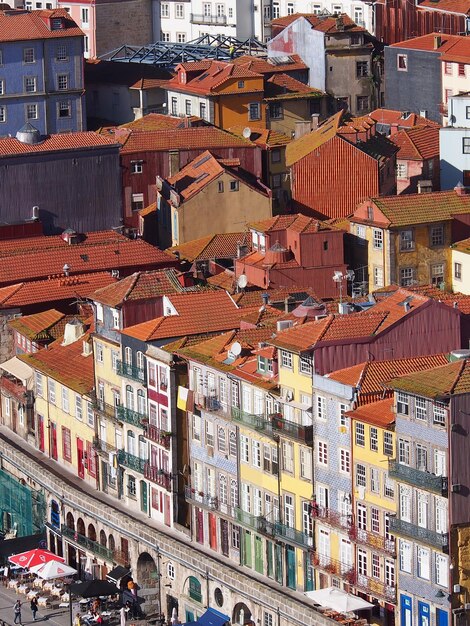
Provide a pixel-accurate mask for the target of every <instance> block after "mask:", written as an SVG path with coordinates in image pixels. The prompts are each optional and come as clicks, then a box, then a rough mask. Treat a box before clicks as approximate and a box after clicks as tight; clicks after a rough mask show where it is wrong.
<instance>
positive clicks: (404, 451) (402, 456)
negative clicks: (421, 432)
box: [398, 439, 411, 465]
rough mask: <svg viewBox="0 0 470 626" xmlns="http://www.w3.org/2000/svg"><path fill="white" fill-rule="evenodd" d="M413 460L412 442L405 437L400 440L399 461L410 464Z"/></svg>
mask: <svg viewBox="0 0 470 626" xmlns="http://www.w3.org/2000/svg"><path fill="white" fill-rule="evenodd" d="M410 460H411V456H410V442H409V441H406V440H404V439H400V440H399V441H398V462H399V463H402V464H403V465H409V464H410Z"/></svg>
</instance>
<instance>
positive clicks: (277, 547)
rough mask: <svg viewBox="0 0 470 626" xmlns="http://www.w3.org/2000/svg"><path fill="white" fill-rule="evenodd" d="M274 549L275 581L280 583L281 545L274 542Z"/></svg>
mask: <svg viewBox="0 0 470 626" xmlns="http://www.w3.org/2000/svg"><path fill="white" fill-rule="evenodd" d="M274 550H275V558H276V560H275V568H276V581H277V582H278V583H280V584H281V585H282V583H283V576H282V546H280V545H278V544H276V545H275V547H274Z"/></svg>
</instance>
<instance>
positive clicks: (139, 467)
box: [118, 450, 146, 474]
mask: <svg viewBox="0 0 470 626" xmlns="http://www.w3.org/2000/svg"><path fill="white" fill-rule="evenodd" d="M118 461H119V463H120V464H121V465H124V467H127V468H128V469H130V470H133V471H134V472H138V473H139V474H143V473H144V467H145V463H146V460H145V459H141V458H140V457H138V456H135V454H130V452H126V451H125V450H119V451H118Z"/></svg>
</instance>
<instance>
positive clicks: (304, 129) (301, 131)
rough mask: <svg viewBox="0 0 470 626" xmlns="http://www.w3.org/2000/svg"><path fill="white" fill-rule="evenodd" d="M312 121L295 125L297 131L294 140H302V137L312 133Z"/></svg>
mask: <svg viewBox="0 0 470 626" xmlns="http://www.w3.org/2000/svg"><path fill="white" fill-rule="evenodd" d="M311 123H312V122H311V121H310V120H307V121H303V120H302V121H299V122H296V123H295V130H294V139H300V138H301V137H303V136H304V135H307V133H309V132H310V130H311V129H310V125H311Z"/></svg>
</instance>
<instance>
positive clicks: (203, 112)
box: [199, 102, 206, 120]
mask: <svg viewBox="0 0 470 626" xmlns="http://www.w3.org/2000/svg"><path fill="white" fill-rule="evenodd" d="M199 117H200V118H201V119H203V120H205V119H206V103H205V102H200V103H199Z"/></svg>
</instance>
